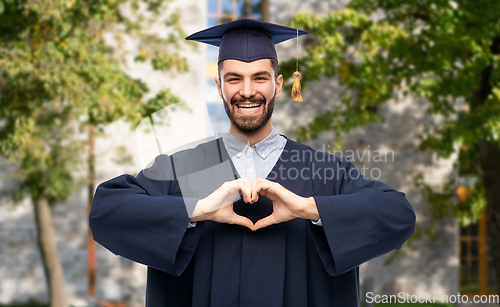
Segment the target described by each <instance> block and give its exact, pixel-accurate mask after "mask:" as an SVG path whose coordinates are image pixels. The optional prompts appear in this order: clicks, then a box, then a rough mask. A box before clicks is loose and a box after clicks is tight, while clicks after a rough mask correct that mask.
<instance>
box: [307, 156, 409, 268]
mask: <svg viewBox="0 0 500 307" xmlns="http://www.w3.org/2000/svg"><path fill="white" fill-rule="evenodd" d="M336 163H337V165H336V168H337V169H336V174H337V176H334V178H333V180H332V181H333V182H332V183H327V188H326V189H327V190H328V189H332V188H333V191H332V190H330V191H328V192H327V194H329V195H322V196H321V195H318V196H314V199H315V201H316V205H317V207H318V211H319V214H320V217H321V222H322V226H323V227H318V226H314V225H312V224H311V223H309V224H310V225H309V227H310V228H311V231H312V234H313V240H314V243H315V245H316V248H317V249H318V252H319V255H320V258H321V260H322V261H323V264H324V266H325V268H326V270H327V272H328V273H329V274H330V275H332V276H334V275H340V274H343V273H345V272H347V271H349V270H351V269H354V268H356V267H357V266H359V265H360V264H362V263H364V262H366V261H368V260H370V259H373V258H375V257H378V256H381V255H383V254H385V253H388V252H390V251H392V250H394V249H398V248H401V246H402V245H403V243H404V242H405V241H406V240H407V239H408V238H410V237H411V236H412V235H413V234H414V232H415V219H416V217H415V212H414V211H413V209H412V207H411V205H410V203H409V202H408V201H407V200H406V197H405V194H404V193H402V192H398V191H396V190H395V189H393V188H392V187H390V186H388V185H387V184H385V183H383V182H381V181H375V180H370V179H368V178H366V177H365V176H363V175H361V172H360V171H359V170H358V169H357V168H356V167H355V166H354V165H353V164H352V163H351V162H350V159H349V158H342V159H340V161H339V162H336ZM330 167H331V166H330Z"/></svg>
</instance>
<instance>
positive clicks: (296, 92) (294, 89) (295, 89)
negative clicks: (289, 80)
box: [292, 71, 302, 101]
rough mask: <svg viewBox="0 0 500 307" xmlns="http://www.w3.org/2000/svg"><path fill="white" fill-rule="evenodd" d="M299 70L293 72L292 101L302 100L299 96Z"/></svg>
mask: <svg viewBox="0 0 500 307" xmlns="http://www.w3.org/2000/svg"><path fill="white" fill-rule="evenodd" d="M300 76H301V75H300V72H299V71H296V72H294V73H293V77H294V78H295V80H293V86H292V100H293V101H302V97H301V96H300Z"/></svg>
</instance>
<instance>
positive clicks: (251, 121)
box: [222, 94, 276, 133]
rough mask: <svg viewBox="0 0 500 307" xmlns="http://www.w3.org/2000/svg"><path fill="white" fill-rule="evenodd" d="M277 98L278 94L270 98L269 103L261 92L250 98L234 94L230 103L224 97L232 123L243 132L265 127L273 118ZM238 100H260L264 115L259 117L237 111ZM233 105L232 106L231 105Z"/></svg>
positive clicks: (225, 106)
mask: <svg viewBox="0 0 500 307" xmlns="http://www.w3.org/2000/svg"><path fill="white" fill-rule="evenodd" d="M275 99H276V94H275V95H273V97H272V98H271V99H269V103H266V99H265V98H264V97H263V96H262V95H260V94H259V96H252V97H250V98H243V97H241V96H234V97H233V98H232V99H231V104H229V103H228V102H227V101H226V99H224V98H222V100H223V101H224V109H225V110H226V114H227V117H229V120H230V121H231V123H232V124H233V125H234V126H235V127H236V128H237V129H238V130H239V131H241V132H244V133H252V132H256V131H258V130H259V129H261V128H262V127H264V126H265V125H266V124H267V123H268V122H269V119H271V115H273V111H274V100H275ZM238 102H254V103H255V102H259V103H262V115H261V116H260V117H258V118H255V116H248V115H241V114H238V113H237V112H236V110H235V109H236V108H237V106H236V103H238ZM230 105H231V107H230Z"/></svg>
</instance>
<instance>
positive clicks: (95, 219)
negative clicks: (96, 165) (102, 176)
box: [89, 156, 203, 276]
mask: <svg viewBox="0 0 500 307" xmlns="http://www.w3.org/2000/svg"><path fill="white" fill-rule="evenodd" d="M167 157H168V156H167ZM160 162H161V163H160ZM151 170H153V172H151ZM147 171H148V170H146V171H141V172H140V173H139V175H138V176H137V177H134V176H131V175H122V176H119V177H116V178H114V179H111V180H109V181H106V182H104V183H102V184H100V185H99V186H98V188H97V191H96V193H95V196H94V200H93V202H92V207H91V211H90V215H89V225H90V228H91V230H92V235H93V237H94V240H95V241H97V242H98V243H99V244H101V245H102V246H104V247H105V248H107V249H108V250H109V251H111V252H112V253H114V254H115V255H120V256H123V257H125V258H128V259H130V260H133V261H136V262H139V263H142V264H144V265H147V266H150V267H152V268H155V269H158V270H161V271H164V272H167V273H169V274H173V275H176V276H179V275H180V274H182V272H183V271H184V270H185V268H186V267H187V265H188V264H189V262H190V261H191V258H192V257H193V254H194V251H195V249H196V246H197V244H198V241H199V238H200V235H201V230H202V228H203V222H200V223H198V225H197V226H196V227H193V228H188V224H189V215H188V212H187V210H189V209H187V208H194V205H195V204H196V202H197V201H198V199H196V198H187V197H182V195H181V194H180V190H179V189H177V188H176V187H175V181H173V180H169V179H171V178H168V177H169V176H165V175H162V176H160V177H158V178H155V174H169V173H171V167H170V159H168V158H166V159H162V160H158V158H157V160H156V161H155V164H154V165H153V166H152V168H151V169H149V171H150V172H151V174H152V175H150V176H147ZM145 172H146V174H145Z"/></svg>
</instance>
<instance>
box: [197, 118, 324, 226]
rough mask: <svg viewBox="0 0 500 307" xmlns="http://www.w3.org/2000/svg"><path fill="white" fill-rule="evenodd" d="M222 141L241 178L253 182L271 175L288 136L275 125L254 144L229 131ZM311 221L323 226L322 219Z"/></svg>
mask: <svg viewBox="0 0 500 307" xmlns="http://www.w3.org/2000/svg"><path fill="white" fill-rule="evenodd" d="M222 141H223V143H224V147H225V148H226V151H227V152H228V154H229V156H230V157H231V161H232V162H233V164H234V167H235V168H236V171H238V174H239V175H240V178H245V177H246V178H248V179H250V180H251V181H252V182H253V179H254V178H257V177H258V178H266V177H267V176H268V175H269V173H270V172H271V171H272V169H273V167H274V165H276V162H278V159H279V158H280V156H281V153H282V152H283V149H284V148H285V145H286V138H285V137H283V136H281V135H279V134H278V133H276V131H275V130H274V127H273V130H272V131H271V133H270V134H269V135H268V136H267V137H266V138H265V139H263V140H262V141H260V142H258V143H257V144H255V145H253V146H250V145H249V144H247V143H243V142H241V141H240V140H238V139H237V138H235V137H234V136H233V135H232V134H231V133H230V132H229V131H228V132H227V133H225V134H223V135H222ZM311 222H312V223H313V224H314V225H318V226H322V224H321V219H320V220H318V221H311ZM195 225H196V222H190V223H189V225H188V228H191V227H194V226H195Z"/></svg>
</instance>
